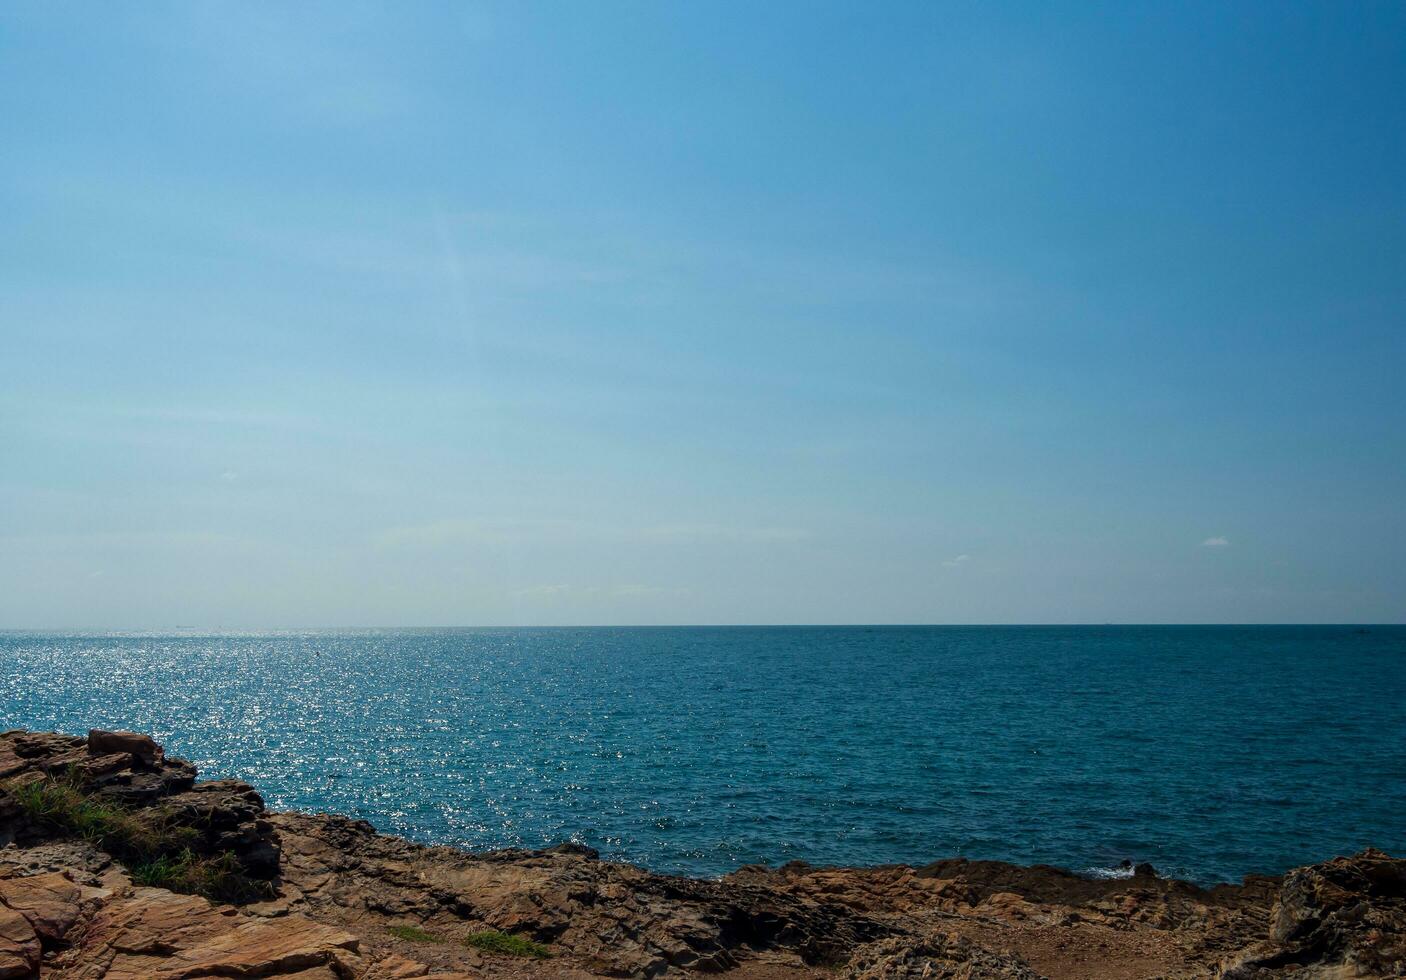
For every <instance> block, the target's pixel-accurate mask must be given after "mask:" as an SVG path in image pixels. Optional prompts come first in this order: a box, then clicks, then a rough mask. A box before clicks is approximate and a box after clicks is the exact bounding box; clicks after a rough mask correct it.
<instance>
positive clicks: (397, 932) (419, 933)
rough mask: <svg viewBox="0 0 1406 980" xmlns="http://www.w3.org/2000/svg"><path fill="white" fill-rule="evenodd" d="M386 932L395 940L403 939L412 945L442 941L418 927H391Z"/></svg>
mask: <svg viewBox="0 0 1406 980" xmlns="http://www.w3.org/2000/svg"><path fill="white" fill-rule="evenodd" d="M386 931H387V932H389V933H390V934H391V935H392V936H395V937H396V938H397V939H404V940H406V941H408V942H412V943H438V942H443V941H444V940H442V939H440V938H439V937H438V936H435V935H431V934H430V933H428V932H426V931H425V930H423V929H421V928H419V927H418V926H391V927H390V928H389V929H387V930H386Z"/></svg>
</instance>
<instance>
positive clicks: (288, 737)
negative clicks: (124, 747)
mask: <svg viewBox="0 0 1406 980" xmlns="http://www.w3.org/2000/svg"><path fill="white" fill-rule="evenodd" d="M0 728H29V729H38V730H56V731H62V732H72V733H79V734H82V733H86V732H87V730H88V729H89V728H108V729H113V728H119V729H132V730H136V731H141V732H149V733H151V734H153V735H154V736H155V737H156V738H157V739H158V740H159V741H161V742H162V743H164V744H165V745H166V747H167V751H168V753H171V754H175V755H179V756H182V757H185V758H188V759H190V760H191V761H193V762H194V763H196V765H198V766H199V768H200V770H201V772H202V774H203V776H204V777H208V778H214V777H226V776H232V777H239V778H241V779H246V780H249V781H250V782H252V783H253V784H254V785H255V786H256V787H257V788H258V789H259V790H260V791H261V792H262V793H263V795H264V797H265V800H266V801H267V803H268V804H269V805H270V806H271V807H274V808H277V809H289V810H303V811H318V812H333V813H340V814H345V815H347V816H350V817H355V818H364V819H366V820H369V821H370V822H371V823H373V824H374V825H375V826H376V827H377V828H378V829H380V830H382V831H384V832H387V833H393V834H398V835H401V836H404V837H408V838H412V839H414V840H418V841H423V842H427V843H437V844H451V845H455V846H458V847H463V848H468V849H472V850H484V849H494V848H503V847H540V846H545V845H550V844H553V843H557V842H560V841H566V840H570V841H576V842H579V843H582V844H586V845H589V846H591V847H594V848H597V849H599V850H600V852H601V854H602V856H604V857H608V858H612V859H618V860H623V861H629V862H632V863H635V864H639V865H642V866H644V867H647V868H650V869H653V870H656V871H663V872H675V873H683V874H689V875H695V876H716V875H721V874H725V873H726V872H728V871H731V870H733V869H735V868H737V867H739V866H741V865H744V864H752V863H766V864H772V865H775V864H779V863H782V862H786V861H792V860H801V861H808V862H812V863H817V864H839V865H876V864H885V863H892V862H903V863H907V864H915V865H919V864H923V863H926V862H929V861H933V860H937V859H939V858H945V857H953V856H965V857H969V858H992V859H1000V860H1006V861H1016V862H1021V863H1036V862H1039V863H1047V864H1054V865H1059V866H1062V867H1066V868H1070V869H1073V870H1075V871H1079V872H1081V873H1085V874H1089V875H1117V874H1119V873H1121V872H1120V870H1119V869H1120V867H1121V865H1122V862H1124V861H1132V862H1142V861H1148V862H1151V863H1152V864H1153V865H1154V866H1155V867H1156V868H1157V869H1158V870H1159V872H1160V873H1163V874H1166V875H1171V876H1176V877H1181V878H1187V879H1190V880H1193V881H1197V882H1200V883H1211V882H1217V881H1238V880H1239V879H1240V878H1241V877H1242V876H1244V875H1246V874H1249V873H1270V874H1272V873H1279V872H1283V871H1285V870H1287V869H1289V868H1291V867H1294V866H1297V865H1300V864H1305V863H1309V862H1313V861H1317V860H1322V859H1325V858H1328V857H1330V856H1333V855H1337V854H1345V853H1351V852H1354V851H1357V850H1360V849H1361V848H1364V847H1368V846H1374V847H1379V848H1382V849H1384V850H1387V851H1392V852H1395V853H1398V854H1400V853H1406V627H1403V626H1366V627H1359V626H1205V627H1181V626H1078V627H1075V626H1059V627H1044V626H1030V627H906V626H903V627H897V626H895V627H868V626H853V627H839V628H836V627H769V628H750V627H719V628H713V627H707V628H703V627H700V628H618V629H617V628H589V629H587V628H583V629H445V630H367V631H331V632H328V631H289V632H261V633H221V634H209V633H196V632H177V633H113V634H107V633H103V634H96V633H85V634H58V633H16V632H6V633H0Z"/></svg>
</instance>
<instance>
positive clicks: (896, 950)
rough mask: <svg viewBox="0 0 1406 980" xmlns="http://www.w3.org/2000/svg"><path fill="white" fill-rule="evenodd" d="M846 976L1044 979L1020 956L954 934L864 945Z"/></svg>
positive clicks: (875, 979) (874, 979)
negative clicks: (998, 951) (989, 948)
mask: <svg viewBox="0 0 1406 980" xmlns="http://www.w3.org/2000/svg"><path fill="white" fill-rule="evenodd" d="M845 974H846V976H847V977H848V978H849V980H970V978H972V977H983V978H990V980H1044V978H1043V977H1041V976H1040V975H1039V974H1038V973H1036V972H1035V971H1034V970H1032V969H1030V967H1028V966H1027V965H1026V964H1025V963H1024V961H1022V960H1021V959H1020V958H1019V957H1017V956H1011V955H1009V954H1004V953H993V952H991V951H990V950H987V949H982V948H981V947H980V946H978V945H976V944H975V943H973V942H971V941H970V940H968V939H963V938H962V937H961V936H958V935H956V934H955V933H953V934H949V935H943V934H942V933H937V934H935V935H931V936H923V937H921V938H919V939H915V940H904V939H884V940H880V941H879V942H877V943H870V944H868V945H866V946H861V947H859V948H858V949H857V950H855V951H854V954H853V955H852V956H851V957H850V962H849V968H848V969H847V970H846V971H845Z"/></svg>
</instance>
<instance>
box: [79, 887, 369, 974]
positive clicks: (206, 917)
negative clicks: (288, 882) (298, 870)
mask: <svg viewBox="0 0 1406 980" xmlns="http://www.w3.org/2000/svg"><path fill="white" fill-rule="evenodd" d="M358 945H359V941H358V940H357V938H356V937H355V936H353V935H351V934H350V933H348V932H344V931H342V930H340V929H336V928H333V927H331V926H326V925H322V924H320V923H316V922H313V921H311V920H310V919H306V918H304V917H303V916H300V915H290V916H287V917H284V918H279V919H259V918H254V917H252V916H246V915H241V914H239V913H238V912H236V911H235V910H233V909H231V908H229V907H228V906H215V905H211V904H210V903H209V902H207V901H206V900H205V899H203V898H197V897H195V896H193V895H177V894H174V893H172V892H168V891H164V890H161V889H157V888H137V889H134V890H132V892H131V893H130V894H129V895H127V896H125V897H123V898H120V899H117V900H114V901H112V902H110V903H109V904H108V905H107V906H106V907H105V908H103V909H102V911H101V912H100V913H99V914H98V915H97V916H95V917H94V919H93V921H92V923H91V924H90V925H89V927H88V929H87V932H86V933H85V935H84V937H83V942H82V945H81V946H80V947H79V948H77V949H75V950H72V951H70V952H69V953H68V954H66V956H65V958H63V959H62V960H61V961H60V967H61V969H60V971H59V972H58V974H57V975H58V976H60V977H66V978H73V980H89V978H93V980H96V978H101V980H193V978H196V977H270V976H286V975H300V973H299V971H313V972H312V973H309V974H308V976H318V973H317V972H316V971H318V970H323V971H324V972H329V971H330V973H331V975H333V976H339V977H340V976H354V975H356V974H357V973H359V972H361V971H360V969H359V967H360V959H359V957H358V956H357V949H358Z"/></svg>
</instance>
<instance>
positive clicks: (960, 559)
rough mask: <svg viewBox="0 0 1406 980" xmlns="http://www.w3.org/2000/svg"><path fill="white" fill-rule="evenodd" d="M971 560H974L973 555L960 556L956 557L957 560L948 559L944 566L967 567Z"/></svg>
mask: <svg viewBox="0 0 1406 980" xmlns="http://www.w3.org/2000/svg"><path fill="white" fill-rule="evenodd" d="M971 558H972V556H971V555H958V556H957V557H955V558H949V559H947V560H946V561H945V562H943V563H942V564H943V565H945V566H947V567H948V568H960V567H961V566H963V565H965V564H966V563H967V562H969V561H971Z"/></svg>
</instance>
